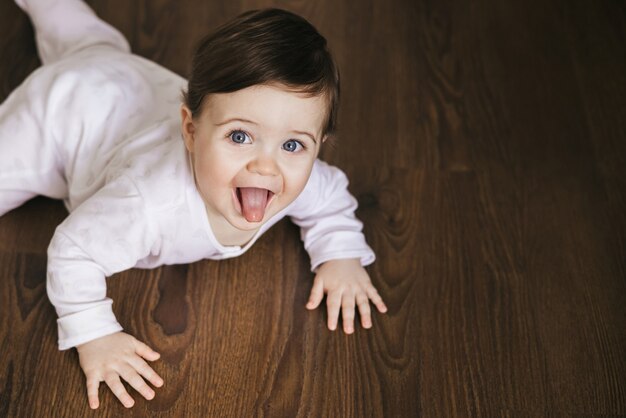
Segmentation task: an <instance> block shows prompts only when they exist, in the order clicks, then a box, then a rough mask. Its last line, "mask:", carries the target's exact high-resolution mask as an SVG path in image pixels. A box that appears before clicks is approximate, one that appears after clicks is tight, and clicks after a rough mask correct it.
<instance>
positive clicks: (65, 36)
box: [15, 0, 130, 65]
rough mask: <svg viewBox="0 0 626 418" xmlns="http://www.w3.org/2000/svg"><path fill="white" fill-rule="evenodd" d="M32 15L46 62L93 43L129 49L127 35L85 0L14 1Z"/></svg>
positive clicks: (43, 58)
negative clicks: (102, 17)
mask: <svg viewBox="0 0 626 418" xmlns="http://www.w3.org/2000/svg"><path fill="white" fill-rule="evenodd" d="M15 2H16V3H17V5H18V6H20V7H21V8H22V9H23V10H24V11H25V12H26V13H27V14H28V15H29V16H30V18H31V21H32V22H33V26H34V28H35V37H36V39H37V50H38V51H39V57H40V58H41V62H42V63H43V64H44V65H46V64H50V63H52V62H55V61H57V60H60V59H62V58H64V57H67V56H68V55H71V54H73V53H74V52H76V51H78V50H81V49H84V48H87V47H89V46H92V45H102V44H106V45H110V46H111V47H113V48H116V49H118V50H120V51H125V52H130V47H129V46H128V42H127V41H126V38H124V36H123V35H122V34H121V33H120V32H119V31H118V30H117V29H115V28H113V27H112V26H111V25H109V24H108V23H106V22H104V21H102V20H101V19H99V18H98V16H96V14H95V13H94V12H93V10H91V8H90V7H89V6H88V5H86V4H85V3H84V2H83V1H82V0H15Z"/></svg>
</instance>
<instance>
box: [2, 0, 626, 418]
mask: <svg viewBox="0 0 626 418" xmlns="http://www.w3.org/2000/svg"><path fill="white" fill-rule="evenodd" d="M89 4H91V5H92V6H93V7H94V9H95V10H96V11H97V13H98V14H99V15H100V16H101V17H102V18H103V19H104V20H106V21H108V22H110V23H111V24H113V25H114V26H115V27H117V28H119V29H120V30H121V31H122V33H123V34H124V35H125V36H126V37H127V38H128V39H129V42H130V43H131V46H132V48H133V51H134V52H135V53H137V54H139V55H142V56H144V57H147V58H149V59H151V60H154V61H156V62H159V63H160V64H162V65H164V66H165V67H167V68H170V69H172V70H173V71H175V72H177V73H179V74H181V75H183V76H185V75H186V73H187V71H188V61H189V57H190V55H191V53H192V51H193V47H194V45H195V43H196V42H197V40H198V39H199V38H200V37H201V36H202V35H204V34H205V33H206V32H207V31H209V30H210V29H211V28H214V27H216V26H217V25H219V24H221V23H223V22H225V21H227V20H228V19H230V18H232V17H233V16H235V15H237V14H238V13H240V12H242V11H244V10H248V9H251V8H260V7H269V6H274V7H282V8H287V9H289V10H293V11H295V12H297V13H300V14H302V15H303V16H304V17H306V18H307V19H309V20H310V21H311V22H313V24H314V25H316V26H317V27H318V29H319V30H320V31H321V32H322V33H323V34H324V35H325V36H326V37H327V38H328V40H329V44H330V46H331V48H332V50H333V52H334V54H335V56H336V59H337V61H338V63H339V66H340V69H341V74H342V104H341V110H340V120H339V125H340V130H339V134H338V136H337V138H335V139H334V141H333V143H331V144H328V145H327V146H325V147H324V148H323V150H322V157H323V158H324V159H325V160H327V161H329V162H330V163H332V164H335V165H337V166H339V167H341V168H342V169H343V170H344V171H345V172H346V173H347V174H348V177H349V178H350V180H351V184H350V190H351V191H352V193H353V194H354V195H355V196H356V197H357V199H358V201H359V210H358V213H357V214H358V216H359V217H360V219H362V220H363V222H364V228H365V229H364V232H365V235H366V237H367V239H368V242H369V243H370V245H371V246H372V248H374V250H375V251H376V253H377V261H376V263H375V264H373V265H372V266H370V267H368V271H369V273H370V275H371V277H372V280H373V282H374V284H375V285H376V287H377V288H378V290H379V292H380V293H381V295H382V296H383V298H384V299H385V301H386V303H387V305H388V306H389V312H388V313H387V314H385V315H381V314H378V313H374V316H373V322H374V326H373V328H372V329H370V330H364V329H362V328H360V327H357V329H356V332H355V333H354V334H353V335H350V336H348V335H345V334H343V333H342V332H331V331H329V330H328V329H327V328H326V320H327V313H326V310H325V303H323V304H322V307H321V308H318V309H317V310H315V311H312V312H311V311H308V310H306V309H305V307H304V305H305V303H306V301H307V298H308V295H309V292H310V289H311V285H312V279H313V275H312V274H311V273H310V272H309V268H308V266H309V263H308V258H307V255H306V252H305V251H304V249H303V248H302V245H301V243H300V241H299V236H298V230H297V228H296V227H295V226H294V225H292V224H290V223H289V222H288V221H287V220H285V221H283V222H280V223H279V224H278V225H276V226H275V227H274V228H273V229H272V230H271V231H269V232H268V233H267V234H266V235H264V236H263V237H262V238H261V239H260V241H259V242H258V243H257V244H256V245H255V246H254V247H253V248H252V249H251V250H250V251H249V252H248V253H246V254H245V255H243V256H241V257H239V258H237V259H230V260H225V261H220V262H216V261H209V260H207V261H202V262H198V263H195V264H192V265H180V266H165V267H161V268H158V269H154V270H139V269H134V270H130V271H127V272H123V273H120V274H117V275H115V276H113V277H111V278H110V279H109V281H108V285H109V290H108V293H109V296H110V297H112V298H113V300H114V301H115V303H114V305H113V309H114V311H115V313H116V315H117V317H118V318H119V320H120V321H121V323H122V324H123V325H124V327H125V328H126V330H127V331H128V332H130V333H131V334H133V335H135V336H136V337H137V338H139V339H140V340H143V341H145V342H146V343H148V344H149V345H151V346H153V347H154V348H155V349H156V350H157V351H159V352H160V353H161V354H162V359H161V360H160V361H158V362H157V363H155V369H156V370H157V371H158V373H160V374H161V376H163V377H164V379H165V381H166V384H165V386H164V387H163V388H160V389H158V390H157V396H156V398H155V399H154V400H152V401H145V400H143V399H142V398H141V397H140V396H138V395H137V394H136V393H134V392H132V391H131V392H132V393H133V395H134V398H135V400H136V405H135V406H134V407H133V408H132V409H131V410H125V409H124V408H123V407H122V406H121V404H119V402H117V400H116V399H115V398H114V396H113V395H112V393H111V392H110V391H109V390H108V389H106V390H105V388H104V387H101V389H100V396H101V407H100V409H99V410H98V411H95V412H92V411H90V410H89V409H88V406H87V400H86V394H85V392H86V391H85V387H84V377H83V375H82V371H81V369H80V367H79V365H78V358H77V355H76V352H75V350H69V351H64V352H59V351H58V350H57V346H56V338H57V336H56V323H55V320H56V315H55V312H54V309H53V308H52V306H51V305H50V303H49V302H48V300H47V298H46V295H45V265H46V247H47V244H48V242H49V240H50V238H51V237H52V234H53V232H54V229H55V227H56V225H58V224H59V223H60V222H61V221H62V220H63V218H64V217H65V216H66V212H65V209H64V208H63V206H62V205H61V204H60V203H59V202H55V201H52V200H48V199H44V198H36V199H34V200H33V201H31V202H28V203H27V204H25V205H24V206H23V207H21V208H19V209H17V210H15V211H13V212H10V213H8V214H7V215H5V216H4V217H2V218H0V416H10V417H32V416H42V417H48V416H50V417H52V416H54V417H76V416H87V415H88V414H89V415H97V416H121V415H125V416H138V417H139V416H141V417H143V416H150V417H153V416H157V417H158V416H163V417H201V416H202V417H205V416H206V417H231V416H232V417H241V416H245V417H247V416H263V417H418V416H423V417H444V416H454V417H456V416H476V417H491V416H499V417H528V416H533V417H535V416H564V417H565V416H581V417H583V416H584V417H587V416H603V417H608V416H625V415H626V378H625V376H626V333H625V332H624V330H625V329H626V308H625V306H626V304H625V303H624V302H625V300H626V299H625V297H626V280H625V279H626V257H625V255H626V175H625V174H626V172H625V167H626V54H624V39H626V7H625V6H624V4H623V2H619V1H615V0H601V1H596V2H577V1H574V2H571V1H565V0H558V1H554V2H549V3H545V2H540V1H532V0H531V1H529V2H497V1H494V0H478V1H475V2H471V3H465V4H463V3H459V2H452V1H449V0H444V1H437V2H435V1H431V0H391V1H387V2H380V1H374V0H366V1H359V2H356V1H341V2H333V1H330V0H324V1H316V2H305V1H301V0H300V1H298V0H293V1H289V0H263V1H262V0H246V1H213V2H193V1H173V0H158V1H136V2H124V1H120V0H92V1H89ZM0 28H1V29H0V32H1V33H2V34H3V35H4V36H2V37H1V38H0V56H2V57H3V58H4V59H3V60H2V62H0V98H2V99H4V98H6V96H7V95H8V94H9V93H10V91H11V90H12V89H14V88H15V87H16V86H17V85H19V83H21V81H22V80H23V79H24V78H25V77H26V76H27V75H28V74H29V73H30V72H32V71H33V70H34V69H35V68H36V67H37V66H38V65H39V60H38V58H37V53H36V47H35V43H34V37H33V29H32V26H31V25H30V22H29V20H28V18H27V17H26V16H25V15H24V14H23V13H22V12H21V11H20V10H19V9H18V8H17V7H16V6H15V5H14V4H13V3H12V2H3V3H1V4H0Z"/></svg>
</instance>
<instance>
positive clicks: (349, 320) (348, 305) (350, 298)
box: [341, 292, 354, 334]
mask: <svg viewBox="0 0 626 418" xmlns="http://www.w3.org/2000/svg"><path fill="white" fill-rule="evenodd" d="M341 305H342V306H341V307H342V309H343V331H344V332H345V333H346V334H352V332H354V294H353V293H352V292H346V293H344V294H343V302H342V304H341Z"/></svg>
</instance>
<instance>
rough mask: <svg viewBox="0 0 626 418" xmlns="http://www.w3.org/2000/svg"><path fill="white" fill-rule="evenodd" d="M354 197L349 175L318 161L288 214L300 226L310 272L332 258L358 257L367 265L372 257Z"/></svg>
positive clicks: (373, 258) (372, 252)
mask: <svg viewBox="0 0 626 418" xmlns="http://www.w3.org/2000/svg"><path fill="white" fill-rule="evenodd" d="M356 208H357V201H356V199H355V198H354V197H353V196H352V195H351V194H350V192H349V191H348V178H347V177H346V175H345V174H344V173H343V172H342V171H341V170H340V169H338V168H337V167H333V166H331V165H328V164H327V163H325V162H323V161H321V160H317V161H316V162H315V165H314V166H313V172H312V173H311V178H310V179H309V182H308V183H307V185H306V187H305V189H304V191H303V192H302V194H301V195H300V196H299V197H298V198H297V199H296V201H295V202H294V204H293V205H292V206H291V207H290V209H289V211H288V215H289V216H290V217H291V220H292V221H293V222H294V223H295V224H296V225H298V226H299V227H300V236H301V238H302V241H303V242H304V248H305V249H306V251H307V252H308V253H309V257H310V258H311V271H316V269H317V267H319V265H320V264H322V263H324V262H326V261H328V260H333V259H342V258H359V259H360V260H361V265H363V266H366V265H368V264H371V263H373V262H374V260H375V258H376V257H375V255H374V251H372V249H371V248H370V247H369V246H368V245H367V243H366V242H365V237H364V236H363V233H362V232H361V231H362V229H363V224H362V223H361V221H359V220H358V219H357V218H356V216H355V214H354V211H355V210H356Z"/></svg>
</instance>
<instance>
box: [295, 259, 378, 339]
mask: <svg viewBox="0 0 626 418" xmlns="http://www.w3.org/2000/svg"><path fill="white" fill-rule="evenodd" d="M325 293H328V297H327V298H326V307H327V309H328V329H330V330H331V331H334V330H335V328H337V321H338V317H339V308H343V330H344V332H345V333H346V334H352V333H353V332H354V314H355V312H354V305H355V301H356V304H357V305H358V307H359V313H360V315H361V325H363V328H371V327H372V318H371V315H370V303H369V300H370V299H371V300H372V302H373V303H374V305H376V307H377V308H378V310H379V311H380V312H381V313H385V312H387V307H386V306H385V304H384V303H383V300H382V298H381V297H380V295H379V294H378V291H377V290H376V288H375V287H374V286H373V285H372V281H371V280H370V276H369V275H368V274H367V272H366V271H365V269H364V268H363V267H362V266H361V262H360V260H359V259H358V258H350V259H341V260H330V261H327V262H325V263H324V264H322V265H321V266H320V267H319V268H318V270H317V275H316V276H315V280H314V282H313V288H312V289H311V297H310V298H309V302H308V303H307V304H306V307H307V309H315V308H317V306H318V305H319V304H320V302H321V301H322V299H323V298H324V294H325Z"/></svg>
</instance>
